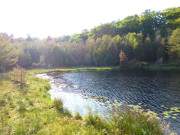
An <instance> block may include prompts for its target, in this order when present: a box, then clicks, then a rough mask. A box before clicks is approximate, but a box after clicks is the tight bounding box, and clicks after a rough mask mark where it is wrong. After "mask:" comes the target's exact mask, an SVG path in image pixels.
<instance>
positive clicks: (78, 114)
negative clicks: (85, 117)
mask: <svg viewBox="0 0 180 135" xmlns="http://www.w3.org/2000/svg"><path fill="white" fill-rule="evenodd" d="M74 118H75V119H76V120H81V119H82V117H81V115H80V113H78V112H77V113H75V115H74Z"/></svg>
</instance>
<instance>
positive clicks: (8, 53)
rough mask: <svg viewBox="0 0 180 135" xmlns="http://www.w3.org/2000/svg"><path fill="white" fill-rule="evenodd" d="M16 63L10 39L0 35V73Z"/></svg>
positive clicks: (15, 54) (15, 55) (14, 51)
mask: <svg viewBox="0 0 180 135" xmlns="http://www.w3.org/2000/svg"><path fill="white" fill-rule="evenodd" d="M16 62H17V51H16V50H15V48H14V47H13V45H12V43H11V38H10V37H9V36H7V35H6V34H0V71H5V70H7V69H9V68H11V67H12V66H14V65H15V64H16Z"/></svg>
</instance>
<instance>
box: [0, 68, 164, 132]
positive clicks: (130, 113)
mask: <svg viewBox="0 0 180 135" xmlns="http://www.w3.org/2000/svg"><path fill="white" fill-rule="evenodd" d="M61 70H62V69H61ZM67 70H70V69H64V71H67ZM37 72H44V71H43V70H39V71H35V70H34V71H32V72H28V75H27V82H28V86H27V89H26V91H27V92H26V93H24V92H23V91H20V90H19V89H18V88H17V86H16V85H15V84H13V83H12V82H10V81H9V80H0V85H1V87H0V91H1V93H0V134H2V135H6V134H8V135H32V134H34V135H35V134H37V135H61V134H62V135H72V134H79V135H107V134H108V135H115V134H117V135H124V134H127V135H132V134H134V135H140V134H146V135H150V134H152V135H154V134H155V135H161V134H162V133H163V128H162V127H164V125H161V123H160V122H159V120H158V118H157V117H156V115H155V114H154V113H152V112H145V111H143V110H142V109H139V108H128V109H127V110H121V109H120V110H118V109H117V108H116V109H115V111H113V113H112V118H111V119H107V120H105V119H103V118H101V117H100V116H98V115H95V114H89V115H87V116H86V117H83V118H82V119H81V116H80V115H79V114H76V115H75V116H74V117H72V116H70V115H67V111H66V110H65V109H64V108H63V103H62V102H61V101H60V100H54V101H51V99H50V96H49V95H48V90H49V89H50V86H49V83H48V81H47V80H42V79H38V78H35V77H34V73H37Z"/></svg>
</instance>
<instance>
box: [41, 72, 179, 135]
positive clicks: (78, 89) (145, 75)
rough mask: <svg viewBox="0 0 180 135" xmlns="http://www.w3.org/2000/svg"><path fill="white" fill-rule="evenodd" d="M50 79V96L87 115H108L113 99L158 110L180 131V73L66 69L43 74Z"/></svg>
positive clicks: (161, 115) (72, 109) (158, 112)
mask: <svg viewBox="0 0 180 135" xmlns="http://www.w3.org/2000/svg"><path fill="white" fill-rule="evenodd" d="M41 77H44V78H48V79H49V80H50V82H51V90H50V95H51V97H52V98H60V99H61V100H62V101H63V103H64V107H66V108H67V109H69V110H70V111H72V112H79V113H80V114H82V115H84V114H87V113H88V112H89V111H92V112H96V113H99V114H100V115H102V116H106V115H108V113H109V111H110V106H111V104H112V103H113V102H119V103H122V104H128V105H139V106H141V107H142V108H145V109H150V110H151V111H154V112H156V113H157V114H158V115H159V117H161V118H162V119H164V120H165V121H166V122H167V123H170V125H171V127H172V128H173V129H174V130H176V132H178V133H180V112H178V111H176V112H172V113H170V117H168V118H165V117H163V113H164V112H165V111H170V109H171V108H175V107H177V108H175V109H174V110H179V107H180V74H177V73H155V72H123V73H122V72H117V71H103V72H67V73H59V74H57V73H55V74H48V75H46V74H44V75H41Z"/></svg>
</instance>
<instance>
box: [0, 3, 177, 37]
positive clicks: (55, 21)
mask: <svg viewBox="0 0 180 135" xmlns="http://www.w3.org/2000/svg"><path fill="white" fill-rule="evenodd" d="M170 7H180V0H0V32H6V33H8V34H13V35H14V37H27V35H29V36H32V37H38V38H46V37H47V36H52V37H58V36H62V35H69V34H74V33H79V32H81V31H82V30H84V29H91V28H93V27H94V26H98V25H100V24H103V23H107V22H112V21H116V20H119V19H123V18H125V17H126V16H129V15H134V14H140V13H142V12H143V11H144V10H146V9H152V10H156V11H159V10H163V9H165V8H170Z"/></svg>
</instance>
